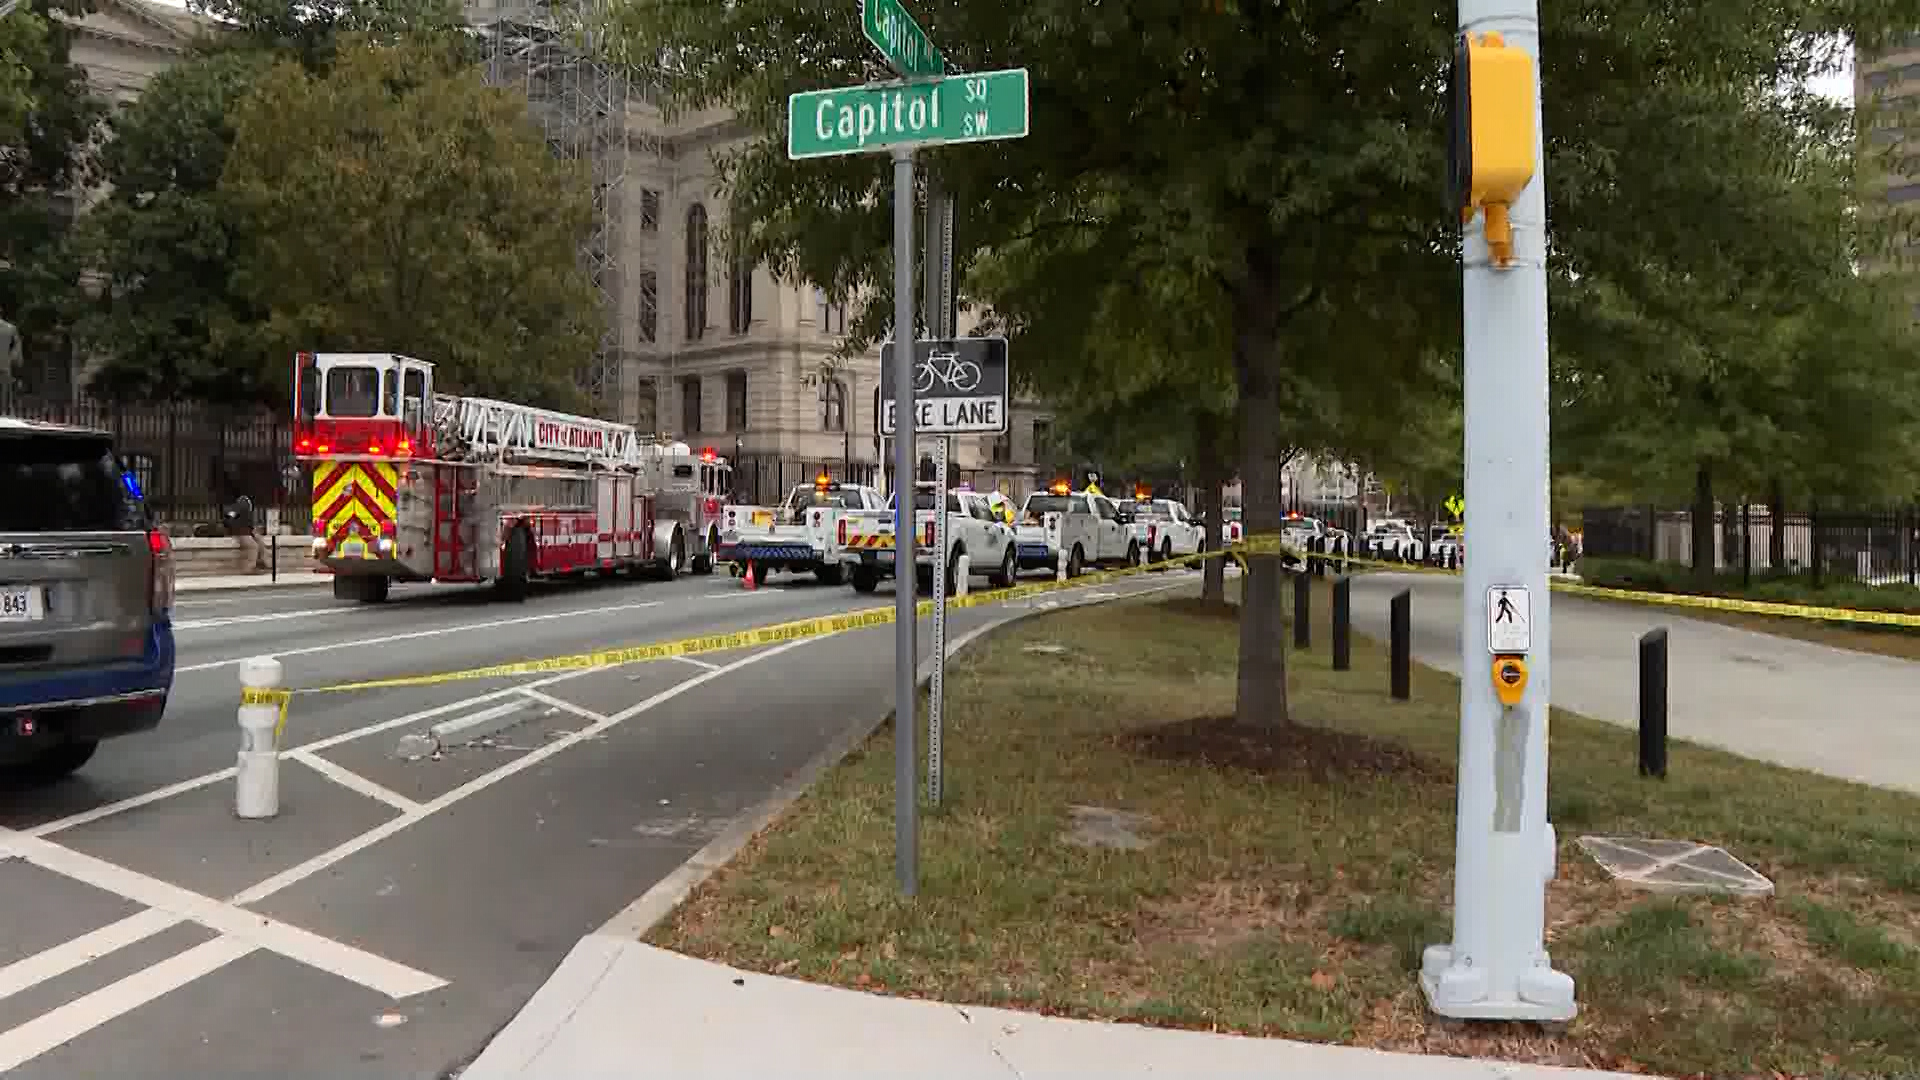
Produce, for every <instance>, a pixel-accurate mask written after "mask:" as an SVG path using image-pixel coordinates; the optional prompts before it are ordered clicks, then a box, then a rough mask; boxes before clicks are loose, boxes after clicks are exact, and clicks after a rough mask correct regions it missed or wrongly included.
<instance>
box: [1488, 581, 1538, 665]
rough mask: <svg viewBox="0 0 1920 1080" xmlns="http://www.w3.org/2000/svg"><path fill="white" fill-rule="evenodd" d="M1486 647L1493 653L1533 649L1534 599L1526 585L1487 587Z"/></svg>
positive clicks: (1519, 651) (1498, 654) (1525, 651)
mask: <svg viewBox="0 0 1920 1080" xmlns="http://www.w3.org/2000/svg"><path fill="white" fill-rule="evenodd" d="M1487 651H1488V652H1490V653H1492V654H1494V655H1495V656H1502V655H1507V654H1512V653H1527V652H1532V651H1533V601H1532V599H1531V598H1530V597H1529V596H1528V595H1527V589H1526V586H1524V585H1495V586H1493V587H1491V588H1489V589H1488V590H1487Z"/></svg>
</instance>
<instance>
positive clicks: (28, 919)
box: [0, 574, 1199, 1080]
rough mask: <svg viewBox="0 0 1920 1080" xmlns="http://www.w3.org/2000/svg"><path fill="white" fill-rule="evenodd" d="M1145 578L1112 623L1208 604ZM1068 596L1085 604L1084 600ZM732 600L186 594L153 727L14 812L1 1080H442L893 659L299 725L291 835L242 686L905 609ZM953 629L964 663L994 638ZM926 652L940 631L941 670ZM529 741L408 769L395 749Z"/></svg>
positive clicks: (469, 692) (2, 839) (24, 795)
mask: <svg viewBox="0 0 1920 1080" xmlns="http://www.w3.org/2000/svg"><path fill="white" fill-rule="evenodd" d="M1198 578H1199V575H1197V574H1175V575H1171V576H1162V575H1143V576H1142V577H1141V578H1138V579H1135V580H1132V581H1129V582H1125V583H1122V584H1121V585H1119V586H1113V587H1108V588H1107V589H1106V590H1104V591H1108V592H1130V591H1133V590H1136V589H1150V588H1159V587H1165V586H1168V585H1170V584H1174V583H1175V582H1179V583H1180V584H1182V585H1187V586H1188V587H1191V584H1190V583H1197V582H1198ZM1069 595H1071V594H1069ZM891 601H892V596H891V593H890V591H889V588H888V587H887V586H883V587H882V589H881V592H880V593H879V594H877V595H875V596H858V595H857V594H855V593H854V592H853V591H852V590H851V589H849V588H845V587H840V588H829V587H824V586H819V585H817V584H814V583H812V582H810V581H809V582H793V583H786V582H784V581H783V580H780V579H776V582H775V584H773V585H771V586H763V587H762V588H761V589H759V590H756V591H752V592H748V591H745V590H743V589H741V587H740V584H739V583H738V582H737V581H734V580H732V579H730V578H727V577H725V576H724V575H716V576H712V577H699V578H682V579H681V580H679V581H677V582H673V583H657V582H644V583H627V582H608V583H601V584H588V585H582V586H574V587H551V588H547V589H543V590H540V591H537V592H536V593H535V594H534V596H533V597H532V598H531V599H530V600H529V601H528V602H526V603H525V604H504V603H499V602H495V601H492V600H491V598H490V597H489V596H488V595H487V594H486V593H485V592H484V591H482V590H475V589H470V588H419V589H413V590H396V591H395V594H394V600H393V601H392V602H391V603H388V604H385V605H380V606H371V607H363V606H359V605H354V604H350V603H340V602H336V601H334V600H333V599H332V597H331V594H330V593H329V592H328V591H327V590H326V589H324V588H314V589H309V588H291V589H279V590H262V591H249V592H245V593H200V594H184V595H183V597H182V599H181V602H180V604H179V608H178V611H177V613H176V618H177V620H178V623H177V628H178V638H179V642H180V660H179V669H178V681H177V683H176V687H175V691H174V695H173V697H172V699H171V700H170V702H169V706H168V711H167V716H166V719H165V721H164V722H163V724H162V726H161V728H160V729H159V730H158V731H155V732H153V733H151V734H148V735H143V736H138V737H135V738H130V739H126V740H121V741H118V742H114V743H109V744H107V745H105V746H103V747H102V749H101V752H100V754H99V755H98V756H97V757H96V758H95V759H94V761H93V762H92V763H91V764H90V765H89V766H88V767H87V768H86V769H85V770H84V771H83V772H82V773H81V774H80V775H79V776H78V777H76V778H74V779H73V780H71V781H68V782H67V783H64V784H62V785H59V786H57V787H54V788H51V789H46V790H41V791H35V792H3V793H0V896H4V897H6V899H7V904H8V912H7V918H6V919H4V920H0V1072H4V1073H7V1074H8V1075H9V1076H11V1077H17V1078H20V1080H27V1078H38V1077H47V1078H61V1080H65V1078H68V1077H74V1076H91V1077H121V1076H126V1077H134V1076H143V1077H144V1076H162V1075H165V1076H198V1077H207V1078H224V1077H242V1076H246V1077H256V1076H257V1077H286V1076H316V1077H318V1076H325V1077H328V1078H329V1080H338V1078H348V1077H382V1078H391V1077H440V1076H444V1075H446V1074H447V1073H448V1071H449V1070H450V1069H452V1068H454V1067H455V1066H457V1065H459V1064H460V1063H462V1062H464V1061H465V1060H467V1059H469V1058H471V1057H472V1055H474V1054H475V1053H477V1052H478V1051H479V1050H480V1048H481V1047H482V1046H483V1045H484V1043H485V1041H486V1040H487V1039H488V1038H489V1037H490V1036H491V1035H492V1034H493V1033H494V1032H495V1031H497V1030H498V1029H499V1028H500V1027H501V1026H502V1025H504V1024H505V1023H506V1022H507V1021H508V1020H509V1019H510V1018H511V1017H512V1016H513V1014H514V1013H515V1012H516V1011H517V1010H518V1009H519V1008H520V1007H521V1006H522V1005H524V1004H525V1002H526V1000H527V999H528V998H529V997H530V996H531V995H532V993H533V992H534V990H536V989H537V988H538V987H539V985H540V984H541V983H542V981H544V980H545V979H546V977H547V976H548V975H549V974H550V973H551V972H552V970H553V969H554V967H555V966H556V965H557V964H558V963H559V961H560V960H561V958H562V957H564V956H565V954H566V952H567V951H568V949H570V948H571V947H572V946H573V944H574V943H575V941H577V940H578V939H579V938H580V937H581V936H582V935H584V934H586V933H589V932H591V931H593V930H594V929H596V928H597V927H599V926H600V925H601V924H602V923H604V922H605V921H606V920H607V919H608V918H610V917H612V916H613V915H614V914H615V913H617V912H618V911H620V910H621V909H622V908H623V907H625V906H626V905H627V904H628V903H629V902H631V901H632V900H633V899H634V898H635V897H637V896H638V895H640V894H641V893H642V892H644V891H645V890H646V889H647V888H648V887H649V886H651V885H652V884H653V883H654V882H656V881H658V880H659V879H660V878H662V877H664V876H665V875H667V874H668V873H670V872H671V871H672V870H673V869H674V868H675V867H677V866H678V865H679V864H680V863H681V862H683V861H684V860H685V859H686V858H687V857H688V856H690V855H691V854H692V853H693V852H695V851H697V850H698V849H699V848H700V847H701V846H702V845H703V844H705V843H706V842H707V841H708V840H709V839H711V838H712V837H713V836H714V835H716V834H717V833H718V832H719V831H720V830H721V829H722V828H723V827H724V826H725V824H726V823H727V821H728V820H730V819H731V818H733V817H734V816H735V815H737V814H738V813H740V812H741V811H743V810H745V809H747V808H750V807H752V806H753V805H755V804H757V803H758V802H760V801H761V800H763V799H764V798H766V797H767V796H768V795H769V794H771V793H772V792H773V791H774V790H775V789H776V788H777V787H778V786H779V785H780V783H781V782H782V781H783V780H785V779H786V778H787V777H788V776H790V775H791V774H792V773H793V772H794V771H796V770H797V769H799V768H800V767H801V766H802V765H804V764H805V763H806V762H807V761H808V760H810V759H811V758H812V757H813V756H814V755H816V754H818V753H819V752H820V751H821V750H822V749H823V748H824V747H826V746H827V745H828V744H829V743H831V742H832V740H833V739H834V738H835V737H836V736H838V735H840V734H841V733H842V732H843V731H844V730H845V729H846V727H847V726H848V724H849V723H851V722H852V721H853V720H854V719H856V718H858V717H862V716H870V715H875V714H877V713H879V712H883V711H885V709H886V708H887V706H888V704H889V699H890V693H889V690H890V687H891V685H892V682H891V680H892V655H893V651H892V647H891V642H892V633H893V631H892V629H891V628H886V627H883V628H878V629H874V630H867V631H861V632H859V633H853V634H845V635H841V636H837V637H832V638H827V639H819V640H802V641H797V642H789V643H787V644H784V645H780V646H774V647H771V648H762V649H756V650H743V651H740V652H734V653H717V654H710V655H706V656H702V657H699V658H697V659H696V658H686V659H680V660H667V661H657V662H652V663H646V664H637V665H631V666H628V667H622V668H612V669H600V670H594V671H588V672H561V673H557V674H548V675H541V676H538V677H531V678H519V679H495V680H477V681H463V682H450V683H443V684H439V685H435V686H429V687H417V688H406V689H396V690H387V691H375V692H360V693H342V694H324V695H316V696H312V697H306V696H302V697H298V698H296V699H295V701H294V704H293V708H292V711H291V714H290V717H289V723H288V733H287V738H286V741H285V745H286V746H287V747H289V748H290V749H291V752H290V753H289V754H288V755H287V756H286V757H285V759H284V761H283V764H282V766H281V773H280V783H281V810H280V814H279V816H278V817H276V818H274V819H271V820H265V821H242V820H240V819H238V818H236V817H235V816H234V814H233V795H234V784H233V780H232V779H231V776H230V774H229V773H227V772H225V771H224V770H230V769H231V768H232V766H233V763H234V756H235V751H236V750H237V748H238V739H239V736H238V728H237V725H236V719H235V707H236V704H237V700H236V699H237V694H238V681H237V665H238V662H239V661H240V660H241V659H243V658H245V657H247V656H251V655H259V654H273V655H276V656H278V657H280V658H281V660H282V662H283V663H284V664H285V666H286V670H287V681H288V685H290V686H292V687H296V688H298V687H315V686H322V685H327V684H332V683H337V682H346V681H352V680H359V679H369V678H378V677H382V676H393V675H408V674H421V673H431V672H438V671H446V670H457V669H463V668H472V667H478V666H483V665H487V664H493V663H500V662H507V661H513V660H522V659H531V658H540V657H547V656H556V655H564V654H569V653H575V652H583V651H588V650H591V649H594V648H604V647H609V646H617V645H623V644H639V643H644V642H651V641H661V640H672V639H677V638H682V637H690V636H696V635H701V634H707V633H713V632H716V631H723V630H730V629H745V628H749V627H753V626H757V625H764V624H768V623H776V622H784V621H788V620H793V619H799V618H805V617H809V616H814V615H823V614H828V613H832V612H839V611H847V610H854V609H859V608H866V607H873V606H878V605H882V604H889V603H891ZM1007 614H1008V610H1007V608H1005V607H1001V606H994V607H986V608H976V609H969V610H964V611H956V612H955V613H953V616H952V618H951V620H950V622H949V629H950V633H952V634H953V635H956V636H957V635H958V634H960V633H964V632H965V631H966V630H968V629H970V628H973V627H976V626H981V625H985V624H987V623H989V622H992V621H997V620H998V619H1001V618H1004V617H1006V615H1007ZM929 638H930V633H929V629H928V627H927V624H926V623H925V622H924V621H923V622H922V624H921V632H920V647H921V654H922V656H923V657H924V656H925V655H926V651H927V645H928V641H929ZM487 716H492V717H496V718H500V717H508V718H510V719H511V720H512V721H513V726H511V727H509V728H507V729H505V730H503V731H501V732H499V733H498V734H495V735H493V736H490V737H486V738H482V739H479V740H477V741H474V742H471V743H468V744H465V745H462V746H457V747H452V748H449V749H447V750H445V751H444V752H443V753H441V754H438V755H435V756H431V757H425V758H416V759H411V760H410V759H408V758H406V757H404V756H402V755H401V754H400V753H399V752H398V751H399V746H400V741H401V739H402V737H403V736H406V735H409V734H419V733H422V732H424V731H425V730H426V728H427V727H429V726H430V725H433V724H436V723H439V722H442V721H446V720H451V719H461V718H470V717H487Z"/></svg>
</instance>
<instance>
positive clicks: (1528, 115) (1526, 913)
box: [1420, 0, 1575, 1021]
mask: <svg viewBox="0 0 1920 1080" xmlns="http://www.w3.org/2000/svg"><path fill="white" fill-rule="evenodd" d="M1535 3H1536V0H1460V24H1459V25H1460V37H1459V39H1458V41H1457V47H1456V53H1455V59H1454V73H1453V101H1452V106H1453V112H1454V125H1453V132H1452V141H1451V144H1450V146H1449V154H1448V159H1449V160H1448V165H1449V170H1448V171H1449V174H1450V175H1449V176H1448V181H1449V186H1450V188H1451V190H1452V194H1453V196H1454V199H1453V210H1454V211H1455V212H1457V213H1459V214H1460V218H1461V222H1462V224H1463V227H1464V241H1465V242H1464V244H1463V248H1462V255H1463V263H1464V265H1463V273H1462V278H1463V285H1464V305H1463V311H1462V316H1463V319H1464V322H1465V330H1466V334H1465V364H1464V367H1465V372H1466V395H1465V398H1466V489H1465V495H1466V499H1465V503H1466V505H1467V506H1471V507H1472V508H1473V516H1472V517H1471V518H1468V519H1467V521H1466V534H1467V535H1466V550H1467V551H1468V552H1470V553H1471V557H1470V558H1468V559H1467V560H1466V581H1465V595H1464V598H1463V599H1464V603H1463V604H1462V607H1463V609H1464V612H1465V616H1464V617H1465V625H1464V628H1463V632H1462V634H1461V637H1460V641H1461V654H1462V660H1463V665H1462V667H1461V671H1462V672H1463V675H1462V677H1461V679H1460V769H1459V794H1458V814H1459V817H1458V821H1457V822H1456V825H1455V848H1454V892H1453V939H1452V941H1451V942H1449V943H1447V944H1444V945H1432V946H1429V947H1428V948H1427V950H1426V952H1425V954H1424V955H1423V956H1422V963H1421V972H1420V981H1421V986H1422V988H1423V989H1424V990H1425V991H1426V996H1427V1002H1428V1004H1429V1006H1430V1007H1431V1008H1432V1009H1433V1011H1434V1012H1435V1013H1438V1014H1439V1015H1441V1016H1446V1017H1453V1018H1458V1019H1505V1020H1534V1021H1562V1020H1567V1019H1570V1018H1571V1017H1572V1016H1573V1014H1574V1011H1575V1006H1574V998H1573V980H1572V979H1571V978H1570V977H1568V976H1567V975H1565V974H1564V973H1561V972H1558V971H1555V970H1554V969H1553V966H1552V964H1551V962H1550V960H1549V959H1548V956H1547V952H1546V948H1545V931H1546V887H1547V882H1548V881H1549V880H1551V879H1552V877H1553V873H1554V862H1555V858H1554V852H1555V840H1554V833H1553V828H1552V826H1551V825H1549V824H1548V823H1547V703H1548V702H1549V701H1550V700H1551V697H1550V694H1549V688H1550V685H1551V684H1550V682H1549V679H1548V668H1549V664H1548V654H1549V640H1550V639H1549V636H1548V635H1549V619H1548V610H1547V600H1548V597H1547V536H1548V527H1547V526H1548V521H1547V516H1548V502H1547V485H1548V479H1549V477H1548V468H1547V267H1546V196H1545V179H1544V168H1543V161H1542V153H1541V138H1540V101H1539V94H1540V71H1539V64H1538V57H1539V42H1540V24H1539V15H1538V11H1537V9H1536V6H1535ZM1530 669H1531V670H1530Z"/></svg>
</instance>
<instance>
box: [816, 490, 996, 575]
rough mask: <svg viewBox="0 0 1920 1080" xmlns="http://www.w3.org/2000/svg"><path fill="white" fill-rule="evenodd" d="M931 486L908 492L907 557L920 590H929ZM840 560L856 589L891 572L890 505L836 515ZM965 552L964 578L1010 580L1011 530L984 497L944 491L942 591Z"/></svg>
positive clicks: (931, 531) (931, 546)
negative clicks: (909, 552)
mask: <svg viewBox="0 0 1920 1080" xmlns="http://www.w3.org/2000/svg"><path fill="white" fill-rule="evenodd" d="M933 500H934V485H932V484H925V483H922V484H915V485H914V491H913V507H914V515H913V519H914V537H913V561H914V566H915V570H916V571H917V573H916V578H917V580H918V582H919V585H920V588H921V589H922V590H924V591H928V592H931V591H932V589H933V543H934V512H933ZM836 539H837V540H838V541H839V548H840V561H841V563H842V565H844V566H845V567H846V568H847V570H848V572H849V573H850V575H851V576H852V578H853V587H854V589H855V590H856V591H858V592H863V593H864V592H872V591H873V590H874V589H876V588H878V587H879V584H880V582H881V580H882V579H883V578H890V577H893V576H894V569H893V507H892V505H891V503H889V505H888V506H886V507H884V508H882V509H874V510H849V511H847V512H846V513H845V514H843V515H841V517H840V526H839V535H838V536H837V537H836ZM961 555H965V556H966V557H967V562H968V565H969V567H970V569H969V572H968V576H969V577H972V576H973V575H974V574H985V575H987V577H988V580H990V581H991V582H992V583H993V584H994V585H996V586H1001V587H1005V586H1008V585H1012V584H1013V580H1014V573H1015V571H1016V569H1017V567H1016V564H1015V553H1014V540H1013V529H1011V528H1009V527H1008V526H1007V525H1006V524H1005V523H1004V522H1002V521H1001V520H1000V519H999V518H998V517H996V516H994V513H993V509H992V508H991V507H990V506H989V505H988V504H987V499H986V497H985V496H983V495H980V494H977V493H975V492H971V491H949V492H947V591H948V593H950V594H951V593H952V592H953V591H954V587H955V586H956V585H957V584H958V580H957V578H956V576H955V574H954V569H955V567H954V560H956V559H957V558H958V557H959V556H961Z"/></svg>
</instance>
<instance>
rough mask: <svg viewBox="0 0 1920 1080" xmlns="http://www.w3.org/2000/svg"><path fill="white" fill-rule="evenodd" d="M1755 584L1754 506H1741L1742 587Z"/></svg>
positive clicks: (1745, 503)
mask: <svg viewBox="0 0 1920 1080" xmlns="http://www.w3.org/2000/svg"><path fill="white" fill-rule="evenodd" d="M1752 584H1753V504H1752V503H1750V502H1742V503H1741V504H1740V587H1741V588H1746V587H1747V586H1749V585H1752Z"/></svg>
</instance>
